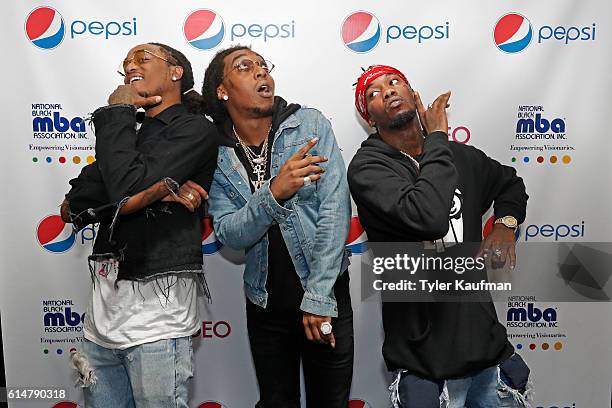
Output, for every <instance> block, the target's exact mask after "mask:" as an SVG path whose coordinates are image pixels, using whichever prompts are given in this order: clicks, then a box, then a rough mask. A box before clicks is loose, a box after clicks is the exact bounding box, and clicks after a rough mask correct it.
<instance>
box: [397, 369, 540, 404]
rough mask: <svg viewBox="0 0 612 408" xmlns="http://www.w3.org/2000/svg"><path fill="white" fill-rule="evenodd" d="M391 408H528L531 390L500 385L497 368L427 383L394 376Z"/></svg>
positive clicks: (400, 375) (414, 377)
mask: <svg viewBox="0 0 612 408" xmlns="http://www.w3.org/2000/svg"><path fill="white" fill-rule="evenodd" d="M389 389H390V390H391V399H392V401H393V407H394V408H464V407H466V408H502V407H503V408H519V407H525V408H529V407H531V405H530V404H529V402H528V401H527V399H528V397H529V396H528V395H527V394H529V393H530V392H531V390H530V387H529V386H528V387H527V390H526V392H523V393H521V392H519V391H517V390H514V389H512V388H510V387H509V386H508V385H506V384H505V383H504V381H503V380H502V378H501V376H500V371H499V367H498V366H495V367H490V368H486V369H484V370H482V371H480V372H479V373H477V374H475V375H473V376H470V377H465V378H458V379H452V380H446V381H431V380H426V379H423V378H420V377H417V376H415V375H412V374H408V373H407V372H406V371H403V372H398V373H397V378H396V380H395V381H394V383H393V384H392V385H391V387H389Z"/></svg>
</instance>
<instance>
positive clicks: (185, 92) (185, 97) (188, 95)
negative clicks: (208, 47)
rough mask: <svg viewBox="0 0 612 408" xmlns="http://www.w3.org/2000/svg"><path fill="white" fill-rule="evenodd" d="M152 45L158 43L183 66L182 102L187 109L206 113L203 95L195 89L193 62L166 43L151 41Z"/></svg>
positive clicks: (196, 112) (192, 111) (177, 63)
mask: <svg viewBox="0 0 612 408" xmlns="http://www.w3.org/2000/svg"><path fill="white" fill-rule="evenodd" d="M149 44H151V45H157V46H158V47H160V48H161V49H162V50H164V51H165V52H166V53H167V54H168V56H170V57H172V58H173V59H174V60H175V61H176V65H178V66H180V67H182V68H183V76H182V77H181V103H182V104H183V105H185V107H186V108H187V110H188V111H189V112H191V113H195V114H202V113H204V99H203V98H202V95H200V94H199V93H198V91H196V90H195V89H193V85H194V82H193V70H192V69H191V62H189V60H188V59H187V57H185V55H184V54H183V53H182V52H180V51H179V50H176V49H174V48H172V47H170V46H168V45H166V44H160V43H154V42H152V43H149Z"/></svg>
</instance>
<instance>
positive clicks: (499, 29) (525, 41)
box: [493, 13, 533, 54]
mask: <svg viewBox="0 0 612 408" xmlns="http://www.w3.org/2000/svg"><path fill="white" fill-rule="evenodd" d="M532 37H533V28H532V27H531V23H530V22H529V20H527V18H526V17H524V16H522V15H520V14H517V13H508V14H506V15H504V16H503V17H502V18H500V19H499V20H497V23H495V29H494V30H493V39H494V40H495V45H496V46H497V48H499V49H500V50H501V51H503V52H506V53H508V54H515V53H517V52H521V51H523V50H524V49H525V48H527V46H528V45H529V43H531V39H532Z"/></svg>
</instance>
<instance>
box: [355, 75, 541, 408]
mask: <svg viewBox="0 0 612 408" xmlns="http://www.w3.org/2000/svg"><path fill="white" fill-rule="evenodd" d="M449 98H450V92H448V93H446V94H443V95H440V96H439V97H438V98H437V99H436V100H435V101H434V102H433V103H432V104H431V105H429V107H428V109H425V108H424V107H423V104H422V103H421V100H420V97H419V95H418V93H416V92H414V91H413V90H412V88H411V86H410V84H409V83H408V81H407V80H406V78H405V76H404V75H403V74H402V73H401V72H400V71H398V70H397V69H395V68H392V67H388V66H380V65H377V66H373V67H370V68H369V69H368V70H366V71H365V72H364V73H363V74H362V75H361V77H360V78H359V81H358V83H357V89H356V93H355V104H356V107H357V110H358V111H359V113H360V114H361V116H362V117H363V118H364V119H365V120H366V121H367V122H368V124H369V125H370V126H372V127H374V128H375V129H376V133H374V134H372V135H370V136H369V138H368V139H367V140H366V141H364V142H363V143H362V145H361V148H360V149H359V150H358V151H357V153H356V154H355V156H354V158H353V160H352V161H351V163H350V165H349V168H348V182H349V187H350V190H351V194H352V196H353V198H354V200H355V203H356V204H357V210H358V212H359V217H360V220H361V223H362V225H363V227H364V229H365V231H366V233H367V234H368V238H369V240H370V241H371V242H431V241H434V242H436V243H437V245H436V247H438V248H440V247H442V248H443V247H445V246H448V245H453V244H457V243H461V242H480V241H481V240H482V233H481V231H482V216H483V214H484V213H485V212H486V211H487V210H488V208H489V207H490V206H491V204H492V203H495V204H494V211H495V218H496V221H495V224H494V227H493V231H492V233H491V234H490V235H489V236H488V237H487V238H486V239H485V241H484V242H483V243H482V246H481V251H482V252H483V253H484V254H485V256H487V255H490V256H491V258H492V259H493V260H495V261H497V263H501V264H505V263H508V264H509V266H510V267H511V268H512V267H513V266H514V263H515V252H514V243H515V241H514V236H515V231H516V228H517V226H518V224H519V223H521V222H523V221H524V219H525V209H526V204H527V198H528V197H527V194H526V193H525V185H524V184H523V181H522V179H521V178H519V177H518V176H517V175H516V171H515V170H514V169H513V168H511V167H508V166H503V165H501V164H500V163H498V162H497V161H495V160H493V159H491V158H489V157H487V156H486V154H484V153H483V152H482V151H480V150H478V149H476V148H474V147H471V146H465V145H461V144H457V143H449V141H448V135H447V130H448V122H447V117H446V108H447V107H448V100H449ZM417 111H418V113H417ZM419 119H420V121H419ZM421 124H422V126H423V128H424V129H422V127H421ZM425 134H426V136H424V135H425ZM449 214H450V215H449ZM445 243H447V244H446V245H445ZM382 317H383V327H384V331H385V341H384V344H383V355H384V358H385V362H386V364H387V368H388V369H389V370H391V371H396V372H397V377H396V381H395V382H394V384H393V387H392V388H391V389H392V395H391V398H392V401H393V403H394V406H395V407H401V408H406V407H419V408H429V407H432V408H433V407H438V406H449V407H464V406H466V407H470V408H471V407H515V406H528V402H527V401H526V398H525V391H526V384H527V377H528V375H529V369H528V368H527V366H526V365H525V363H524V362H523V361H522V359H521V358H520V357H519V356H518V355H516V354H514V349H513V347H512V345H511V344H510V343H509V342H508V339H507V335H506V331H505V328H504V327H503V326H502V325H501V324H500V323H499V321H498V319H497V315H496V313H495V308H494V306H493V303H492V302H461V303H460V302H452V303H451V302H437V303H414V302H403V303H397V302H395V303H391V302H383V305H382ZM445 404H447V405H445Z"/></svg>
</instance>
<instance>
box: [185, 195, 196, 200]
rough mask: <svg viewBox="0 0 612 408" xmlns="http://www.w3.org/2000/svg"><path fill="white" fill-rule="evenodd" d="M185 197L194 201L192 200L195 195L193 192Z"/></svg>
mask: <svg viewBox="0 0 612 408" xmlns="http://www.w3.org/2000/svg"><path fill="white" fill-rule="evenodd" d="M185 197H186V198H187V199H188V200H189V201H192V200H193V199H194V198H195V196H194V195H193V194H192V193H189V194H187V195H186V196H185Z"/></svg>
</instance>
